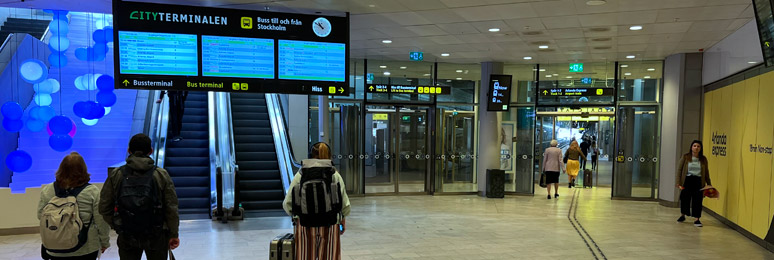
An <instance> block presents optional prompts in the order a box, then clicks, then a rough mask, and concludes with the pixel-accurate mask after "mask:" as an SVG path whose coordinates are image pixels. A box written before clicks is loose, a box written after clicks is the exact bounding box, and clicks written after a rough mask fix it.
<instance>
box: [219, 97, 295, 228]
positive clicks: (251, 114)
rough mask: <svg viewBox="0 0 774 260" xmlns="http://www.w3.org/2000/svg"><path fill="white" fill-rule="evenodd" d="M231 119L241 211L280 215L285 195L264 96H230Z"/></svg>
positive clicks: (254, 213)
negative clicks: (237, 167) (237, 168)
mask: <svg viewBox="0 0 774 260" xmlns="http://www.w3.org/2000/svg"><path fill="white" fill-rule="evenodd" d="M231 115H232V124H233V134H234V150H235V153H236V164H237V165H239V173H238V181H237V184H236V185H237V192H238V194H237V195H238V196H239V198H240V200H239V201H240V202H241V204H242V207H243V208H244V209H245V211H247V212H248V216H250V215H265V214H275V213H281V212H282V200H283V199H284V198H285V192H284V187H283V179H282V171H281V170H280V163H279V162H278V159H277V158H278V157H277V152H276V146H275V142H274V140H275V139H274V137H273V135H272V124H271V121H270V116H269V109H268V107H267V101H266V95H265V94H252V93H231ZM282 214H284V213H282Z"/></svg>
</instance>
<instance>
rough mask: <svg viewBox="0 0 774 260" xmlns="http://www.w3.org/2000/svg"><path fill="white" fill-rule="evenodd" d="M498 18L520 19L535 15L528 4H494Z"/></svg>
mask: <svg viewBox="0 0 774 260" xmlns="http://www.w3.org/2000/svg"><path fill="white" fill-rule="evenodd" d="M495 7H496V8H495V10H496V11H497V15H499V16H500V19H522V18H532V17H537V14H536V12H535V10H533V9H532V5H530V4H509V5H498V6H495Z"/></svg>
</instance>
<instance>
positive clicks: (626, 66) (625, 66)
mask: <svg viewBox="0 0 774 260" xmlns="http://www.w3.org/2000/svg"><path fill="white" fill-rule="evenodd" d="M628 67H629V65H626V64H624V65H621V68H628Z"/></svg>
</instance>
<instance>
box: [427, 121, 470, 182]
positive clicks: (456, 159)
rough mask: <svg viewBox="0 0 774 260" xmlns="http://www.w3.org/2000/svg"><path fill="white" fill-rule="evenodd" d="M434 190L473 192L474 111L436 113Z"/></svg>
mask: <svg viewBox="0 0 774 260" xmlns="http://www.w3.org/2000/svg"><path fill="white" fill-rule="evenodd" d="M436 111H437V112H436V114H437V115H439V116H438V118H437V120H438V121H437V125H438V133H437V134H436V142H437V144H436V146H437V147H439V149H440V150H437V151H436V158H435V161H436V169H435V171H436V172H437V175H436V182H437V184H436V187H440V190H438V191H440V192H475V191H476V190H477V189H478V186H477V185H476V169H475V165H476V164H475V163H476V159H475V140H476V135H475V130H476V114H475V112H474V111H456V110H452V111H449V110H446V109H443V108H439V109H437V110H436Z"/></svg>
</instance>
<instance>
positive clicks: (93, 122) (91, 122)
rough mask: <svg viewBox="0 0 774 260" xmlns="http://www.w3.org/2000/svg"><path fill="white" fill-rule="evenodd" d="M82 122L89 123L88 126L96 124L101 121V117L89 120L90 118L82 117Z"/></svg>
mask: <svg viewBox="0 0 774 260" xmlns="http://www.w3.org/2000/svg"><path fill="white" fill-rule="evenodd" d="M81 122H83V124H84V125H87V126H94V125H96V124H97V122H99V119H92V120H89V119H86V118H81Z"/></svg>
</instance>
